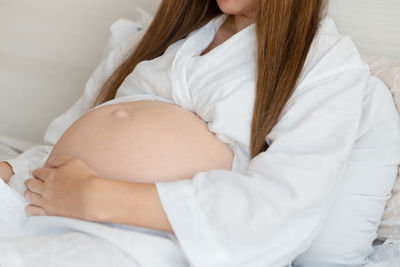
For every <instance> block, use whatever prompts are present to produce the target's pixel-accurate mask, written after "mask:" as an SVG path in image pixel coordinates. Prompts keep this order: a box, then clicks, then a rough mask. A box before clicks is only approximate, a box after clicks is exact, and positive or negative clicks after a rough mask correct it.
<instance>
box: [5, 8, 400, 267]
mask: <svg viewBox="0 0 400 267" xmlns="http://www.w3.org/2000/svg"><path fill="white" fill-rule="evenodd" d="M83 2H84V3H83ZM83 2H82V1H57V3H54V1H49V0H40V1H35V4H32V3H30V2H29V1H24V0H12V1H11V0H0V7H1V8H0V20H2V21H3V22H6V23H2V24H0V25H2V26H1V27H0V34H2V36H5V37H6V38H4V40H6V41H4V42H3V41H2V42H1V43H0V57H1V60H0V87H1V88H5V90H3V89H2V90H0V125H1V127H0V161H1V160H3V159H9V158H13V157H16V156H17V155H18V154H19V153H21V152H22V151H24V150H26V149H28V148H30V147H32V146H34V145H36V144H41V139H42V136H43V134H44V131H45V129H46V128H47V125H48V124H49V123H50V121H51V120H52V119H54V118H55V117H56V116H57V115H59V114H61V113H62V112H64V111H65V110H66V109H67V108H68V107H69V106H71V105H72V103H74V102H75V101H76V99H77V98H78V97H79V96H80V94H81V91H82V88H83V87H84V83H85V81H86V80H87V77H89V75H90V73H91V72H92V71H93V69H94V68H95V66H96V65H97V64H98V63H99V60H100V59H101V57H102V55H103V53H104V46H105V44H106V43H107V42H106V40H107V36H108V34H109V31H108V28H109V26H110V25H111V24H112V22H114V21H115V20H117V19H118V18H120V17H124V18H126V19H131V20H134V21H137V20H144V21H145V20H146V19H148V17H147V15H146V13H144V12H143V10H145V11H146V12H149V13H150V14H152V13H154V11H155V10H156V8H157V5H158V3H159V0H151V1H150V0H146V1H139V0H136V1H122V0H118V1H113V2H112V3H111V4H110V1H105V0H101V1H99V0H97V1H94V0H87V1H83ZM136 7H140V8H143V9H139V10H137V9H136ZM31 10H33V11H34V12H28V11H31ZM88 10H90V12H86V11H88ZM399 12H400V2H399V1H398V0H386V1H385V3H382V1H378V0H353V1H348V0H335V1H331V3H330V5H329V14H330V15H331V16H332V17H333V18H334V19H335V20H336V23H337V25H338V28H339V30H340V31H341V32H342V33H345V34H348V35H350V36H352V37H353V39H354V41H355V42H356V44H357V46H358V47H359V49H360V51H361V52H362V53H363V55H364V56H365V59H366V60H369V61H370V62H371V64H374V62H375V63H376V62H387V61H385V60H384V59H393V60H400V16H398V14H399ZM50 14H51V15H50ZM87 21H91V23H88V22H87ZM26 22H29V26H28V27H25V26H26ZM16 33H17V34H16ZM37 36H39V37H40V41H38V39H37V38H35V37H37ZM22 43H23V44H24V45H28V46H30V47H31V49H25V48H24V47H23V46H22V45H21V44H22ZM55 47H58V49H55ZM71 55H73V56H71ZM382 64H383V63H382ZM378 67H379V66H376V68H378ZM17 75H18V76H17ZM21 75H22V76H23V77H24V79H17V77H20V76H21ZM60 81H61V82H60ZM22 96H25V97H22ZM49 99H51V100H52V101H49ZM15 103H20V107H21V108H19V109H17V108H15ZM26 114H30V115H29V116H26ZM374 250H375V251H374V253H373V254H372V255H371V256H370V263H369V264H368V265H366V266H368V267H381V266H382V267H384V266H400V242H398V241H396V240H387V241H386V242H385V243H382V242H376V243H375V246H374Z"/></svg>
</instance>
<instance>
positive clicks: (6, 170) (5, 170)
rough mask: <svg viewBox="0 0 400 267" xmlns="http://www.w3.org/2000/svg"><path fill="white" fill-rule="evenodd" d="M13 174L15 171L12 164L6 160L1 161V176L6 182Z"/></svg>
mask: <svg viewBox="0 0 400 267" xmlns="http://www.w3.org/2000/svg"><path fill="white" fill-rule="evenodd" d="M13 175H14V172H13V170H12V168H11V165H10V164H8V163H7V162H6V161H2V162H0V178H1V179H3V181H4V182H5V183H8V182H9V181H10V178H11V176H13Z"/></svg>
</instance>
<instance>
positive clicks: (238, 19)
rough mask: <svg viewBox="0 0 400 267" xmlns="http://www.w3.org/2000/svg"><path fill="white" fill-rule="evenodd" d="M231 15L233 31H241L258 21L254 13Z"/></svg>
mask: <svg viewBox="0 0 400 267" xmlns="http://www.w3.org/2000/svg"><path fill="white" fill-rule="evenodd" d="M230 17H231V29H232V31H233V32H235V33H236V32H240V31H241V30H243V29H244V28H246V27H248V26H250V25H251V24H253V23H255V22H256V18H255V16H253V15H251V14H250V15H247V14H246V15H234V16H230Z"/></svg>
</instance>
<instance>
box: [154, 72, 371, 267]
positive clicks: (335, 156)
mask: <svg viewBox="0 0 400 267" xmlns="http://www.w3.org/2000/svg"><path fill="white" fill-rule="evenodd" d="M368 77H369V71H368V67H367V66H366V65H365V64H354V66H352V65H351V64H349V65H347V66H344V67H339V68H336V70H335V69H329V71H327V72H325V73H321V75H319V76H315V77H314V78H313V79H308V82H306V83H303V84H302V86H301V87H302V88H298V89H297V92H296V94H295V96H293V97H292V98H291V99H289V101H288V102H287V105H286V106H285V109H284V111H283V112H282V114H281V116H280V119H279V121H278V123H277V124H276V125H275V126H274V128H273V129H272V130H271V132H270V133H269V134H268V135H267V136H266V139H265V140H266V142H267V143H268V144H269V145H270V147H269V149H267V150H266V151H264V152H262V153H260V154H259V155H257V156H256V157H255V158H253V159H252V160H251V161H250V163H249V166H248V168H247V170H246V171H243V172H242V173H238V172H233V171H230V170H219V169H217V170H211V171H207V172H200V173H197V174H196V175H195V176H194V177H193V178H192V179H191V180H183V181H175V182H160V183H156V187H157V190H158V193H159V197H160V200H161V202H162V205H163V208H164V209H165V212H166V214H167V217H168V219H169V221H170V223H171V226H172V228H173V230H174V233H175V237H176V239H177V241H178V242H179V243H180V245H181V247H182V249H183V250H184V252H185V254H186V255H187V257H188V260H190V262H191V263H192V264H193V266H208V267H213V266H283V265H286V264H290V263H291V262H292V261H293V260H294V259H295V257H296V256H298V255H299V254H301V253H302V252H304V251H305V250H306V249H307V248H308V247H309V246H310V243H311V242H312V240H313V238H314V237H315V236H316V234H317V233H318V231H319V230H320V229H321V227H322V225H323V223H324V221H325V219H326V218H327V215H328V212H329V209H330V207H331V205H332V203H333V199H334V194H335V192H336V190H337V185H338V183H340V179H341V177H342V176H343V172H344V170H345V166H346V161H347V160H348V158H349V156H350V153H351V151H352V147H353V144H354V143H355V140H356V138H357V132H358V127H359V124H360V118H361V112H362V104H363V95H364V91H365V88H366V84H367V81H368Z"/></svg>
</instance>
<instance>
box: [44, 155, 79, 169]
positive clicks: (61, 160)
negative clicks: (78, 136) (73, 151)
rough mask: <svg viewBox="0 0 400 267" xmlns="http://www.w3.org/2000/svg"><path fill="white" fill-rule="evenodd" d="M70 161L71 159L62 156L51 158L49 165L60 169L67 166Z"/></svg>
mask: <svg viewBox="0 0 400 267" xmlns="http://www.w3.org/2000/svg"><path fill="white" fill-rule="evenodd" d="M72 159H73V158H72V157H68V156H62V155H57V156H52V157H51V158H50V159H49V164H50V165H51V166H52V167H54V168H58V167H61V166H62V165H65V164H67V163H68V162H70V161H71V160H72Z"/></svg>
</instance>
